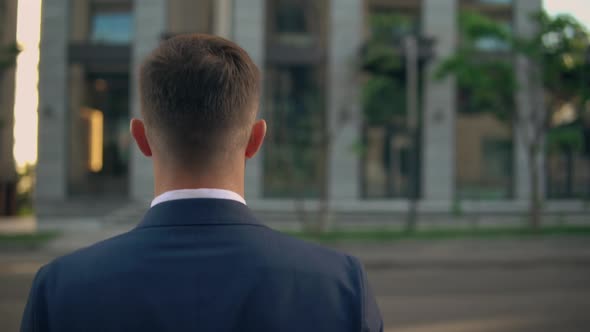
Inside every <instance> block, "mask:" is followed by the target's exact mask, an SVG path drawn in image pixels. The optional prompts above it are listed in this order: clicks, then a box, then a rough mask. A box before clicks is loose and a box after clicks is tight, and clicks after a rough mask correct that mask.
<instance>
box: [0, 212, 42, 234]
mask: <svg viewBox="0 0 590 332" xmlns="http://www.w3.org/2000/svg"><path fill="white" fill-rule="evenodd" d="M35 231H37V219H36V218H35V217H34V216H28V217H0V234H27V233H34V232H35Z"/></svg>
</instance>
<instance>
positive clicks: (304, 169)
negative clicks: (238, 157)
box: [264, 65, 326, 198]
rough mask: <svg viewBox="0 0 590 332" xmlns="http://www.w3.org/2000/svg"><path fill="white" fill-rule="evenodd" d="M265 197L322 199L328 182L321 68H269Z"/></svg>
mask: <svg viewBox="0 0 590 332" xmlns="http://www.w3.org/2000/svg"><path fill="white" fill-rule="evenodd" d="M266 79H267V84H266V91H265V93H266V100H265V118H266V120H267V121H268V124H269V131H268V135H267V140H266V145H265V150H264V169H265V172H264V195H265V196H267V197H283V198H288V197H289V198H292V197H317V196H318V195H319V192H320V190H321V183H322V181H325V178H324V176H323V175H324V168H325V167H324V164H325V163H324V159H323V158H324V157H325V155H326V154H325V153H324V150H323V146H324V143H326V141H325V137H324V136H323V134H324V133H325V129H324V128H325V112H324V101H323V93H322V91H323V84H322V74H321V72H320V70H318V66H309V65H297V66H295V65H293V66H278V65H277V66H269V67H268V68H267V72H266Z"/></svg>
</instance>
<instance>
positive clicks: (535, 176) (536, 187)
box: [528, 143, 542, 231]
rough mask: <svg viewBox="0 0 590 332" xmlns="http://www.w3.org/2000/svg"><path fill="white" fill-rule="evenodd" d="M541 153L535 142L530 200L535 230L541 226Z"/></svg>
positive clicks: (532, 227) (532, 156)
mask: <svg viewBox="0 0 590 332" xmlns="http://www.w3.org/2000/svg"><path fill="white" fill-rule="evenodd" d="M538 155H539V144H536V143H533V144H532V145H531V147H530V148H529V155H528V159H529V167H530V169H531V172H530V185H531V192H530V202H529V226H530V228H531V229H532V230H533V231H538V230H539V229H540V227H541V208H542V206H541V205H542V204H541V195H540V188H541V178H540V177H541V172H540V169H539V163H538V162H537V157H538Z"/></svg>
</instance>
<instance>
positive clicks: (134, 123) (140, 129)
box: [130, 118, 152, 157]
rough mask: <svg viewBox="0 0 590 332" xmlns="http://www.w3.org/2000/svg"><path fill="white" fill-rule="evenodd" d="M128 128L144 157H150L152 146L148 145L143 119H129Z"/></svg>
mask: <svg viewBox="0 0 590 332" xmlns="http://www.w3.org/2000/svg"><path fill="white" fill-rule="evenodd" d="M130 129H131V136H133V139H134V140H135V143H136V144H137V147H138V148H139V150H140V151H141V153H143V155H144V156H146V157H151V156H152V148H151V147H150V143H149V142H148V139H147V134H146V131H145V125H144V123H143V121H141V120H140V119H135V118H133V119H131V126H130Z"/></svg>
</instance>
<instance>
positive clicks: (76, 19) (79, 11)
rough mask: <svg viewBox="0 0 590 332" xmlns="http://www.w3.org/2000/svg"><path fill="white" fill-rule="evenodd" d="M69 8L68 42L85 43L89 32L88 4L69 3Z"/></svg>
mask: <svg viewBox="0 0 590 332" xmlns="http://www.w3.org/2000/svg"><path fill="white" fill-rule="evenodd" d="M70 6H71V11H72V14H71V15H70V24H71V27H70V41H75V42H81V41H86V40H87V39H88V31H89V30H90V26H89V19H90V2H89V0H75V1H70Z"/></svg>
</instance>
